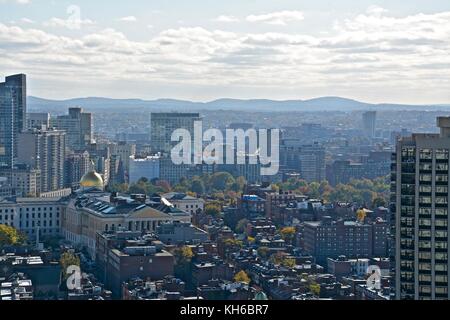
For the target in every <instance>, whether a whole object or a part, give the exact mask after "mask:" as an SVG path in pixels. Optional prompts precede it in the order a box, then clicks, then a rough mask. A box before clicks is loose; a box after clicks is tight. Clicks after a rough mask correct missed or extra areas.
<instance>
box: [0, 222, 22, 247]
mask: <svg viewBox="0 0 450 320" xmlns="http://www.w3.org/2000/svg"><path fill="white" fill-rule="evenodd" d="M25 240H26V238H25V236H24V235H23V234H21V233H20V232H19V231H17V229H14V228H13V227H10V226H7V225H4V224H0V247H3V246H8V245H19V244H22V243H24V242H25Z"/></svg>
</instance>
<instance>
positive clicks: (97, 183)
mask: <svg viewBox="0 0 450 320" xmlns="http://www.w3.org/2000/svg"><path fill="white" fill-rule="evenodd" d="M80 187H81V188H82V189H89V188H97V189H100V190H103V187H104V185H103V178H102V176H101V175H99V174H98V173H97V172H95V171H89V172H88V173H86V174H85V175H84V176H83V177H82V178H81V180H80Z"/></svg>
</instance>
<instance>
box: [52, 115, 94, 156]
mask: <svg viewBox="0 0 450 320" xmlns="http://www.w3.org/2000/svg"><path fill="white" fill-rule="evenodd" d="M50 125H51V126H52V127H54V128H56V129H58V130H65V131H66V133H67V137H66V138H67V147H68V148H69V149H71V150H74V151H84V150H86V148H87V147H88V146H89V145H90V144H91V143H92V142H93V132H92V113H87V112H84V111H83V109H82V108H69V114H68V115H64V116H59V117H56V118H53V119H51V120H50Z"/></svg>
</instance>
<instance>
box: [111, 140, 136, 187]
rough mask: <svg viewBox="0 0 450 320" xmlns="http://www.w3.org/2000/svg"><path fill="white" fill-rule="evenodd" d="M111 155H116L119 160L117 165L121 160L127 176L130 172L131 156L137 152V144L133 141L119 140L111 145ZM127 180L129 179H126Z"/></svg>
mask: <svg viewBox="0 0 450 320" xmlns="http://www.w3.org/2000/svg"><path fill="white" fill-rule="evenodd" d="M110 150H111V156H112V157H115V159H116V161H117V166H119V162H121V163H122V164H121V166H122V168H123V171H124V173H125V177H123V178H126V177H128V176H129V174H130V157H131V156H134V155H135V154H136V145H135V144H132V143H126V142H119V143H116V144H111V145H110ZM125 181H128V179H126V180H125Z"/></svg>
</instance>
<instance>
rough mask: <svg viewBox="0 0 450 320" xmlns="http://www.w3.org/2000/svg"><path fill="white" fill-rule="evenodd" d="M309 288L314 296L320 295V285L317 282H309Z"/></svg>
mask: <svg viewBox="0 0 450 320" xmlns="http://www.w3.org/2000/svg"><path fill="white" fill-rule="evenodd" d="M309 290H311V292H312V293H313V294H314V295H315V296H317V297H319V296H320V285H319V284H317V283H315V282H313V283H311V284H310V285H309Z"/></svg>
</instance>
